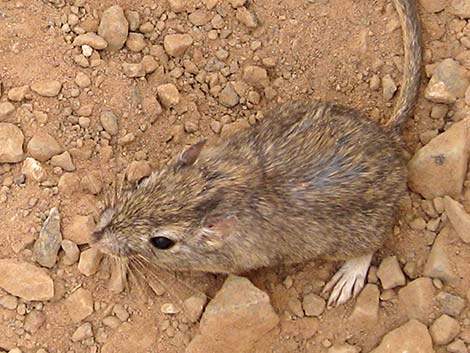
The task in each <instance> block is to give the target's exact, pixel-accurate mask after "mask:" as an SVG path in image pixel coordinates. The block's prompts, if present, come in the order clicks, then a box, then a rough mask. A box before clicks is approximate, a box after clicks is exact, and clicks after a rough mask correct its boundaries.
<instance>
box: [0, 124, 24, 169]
mask: <svg viewBox="0 0 470 353" xmlns="http://www.w3.org/2000/svg"><path fill="white" fill-rule="evenodd" d="M23 143H24V136H23V133H22V132H21V130H20V129H19V128H18V127H16V126H15V125H13V124H9V123H0V163H17V162H20V161H21V160H23V158H24V154H23Z"/></svg>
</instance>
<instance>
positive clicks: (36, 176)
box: [21, 157, 47, 183]
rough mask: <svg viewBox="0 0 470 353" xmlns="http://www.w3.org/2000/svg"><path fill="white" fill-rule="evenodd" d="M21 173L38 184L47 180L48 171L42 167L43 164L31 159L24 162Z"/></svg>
mask: <svg viewBox="0 0 470 353" xmlns="http://www.w3.org/2000/svg"><path fill="white" fill-rule="evenodd" d="M21 173H23V174H24V175H26V178H28V179H32V180H34V181H36V182H38V183H40V182H42V181H44V180H46V179H47V173H46V170H45V169H44V168H43V167H42V165H41V163H39V162H38V161H37V160H35V159H34V158H31V157H28V158H26V159H25V160H24V162H23V166H22V168H21Z"/></svg>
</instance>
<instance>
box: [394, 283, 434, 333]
mask: <svg viewBox="0 0 470 353" xmlns="http://www.w3.org/2000/svg"><path fill="white" fill-rule="evenodd" d="M398 299H399V300H400V304H401V305H402V306H403V307H404V308H405V310H404V312H406V314H407V315H408V318H409V319H416V320H419V321H421V322H423V323H425V324H427V323H428V322H429V319H430V317H431V315H432V313H433V306H434V286H433V284H432V280H431V279H430V278H425V277H422V278H418V279H415V280H414V281H411V282H410V283H408V284H407V286H406V287H404V288H402V289H400V291H399V292H398Z"/></svg>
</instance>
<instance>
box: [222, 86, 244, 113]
mask: <svg viewBox="0 0 470 353" xmlns="http://www.w3.org/2000/svg"><path fill="white" fill-rule="evenodd" d="M219 102H220V104H222V105H223V106H224V107H227V108H232V107H234V106H236V105H237V104H238V103H239V102H240V97H239V96H238V94H237V92H236V91H235V89H234V88H233V85H232V84H231V83H228V84H227V85H226V86H225V87H224V89H223V90H222V91H221V92H220V93H219Z"/></svg>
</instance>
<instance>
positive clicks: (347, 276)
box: [323, 254, 372, 308]
mask: <svg viewBox="0 0 470 353" xmlns="http://www.w3.org/2000/svg"><path fill="white" fill-rule="evenodd" d="M371 260H372V254H369V255H365V256H361V257H356V258H354V259H350V260H348V261H346V262H345V263H344V264H343V266H341V268H340V269H339V270H338V272H336V273H335V275H334V276H333V277H332V278H331V280H330V281H329V282H328V283H327V284H326V285H325V287H324V289H323V293H324V294H326V293H329V292H331V294H330V297H329V298H328V304H327V305H328V307H329V308H331V307H335V306H338V305H341V304H344V303H346V302H347V301H348V300H350V299H351V298H355V297H356V296H357V295H358V294H359V292H360V291H361V289H362V288H363V287H364V283H365V280H366V276H367V272H368V270H369V266H370V262H371Z"/></svg>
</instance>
